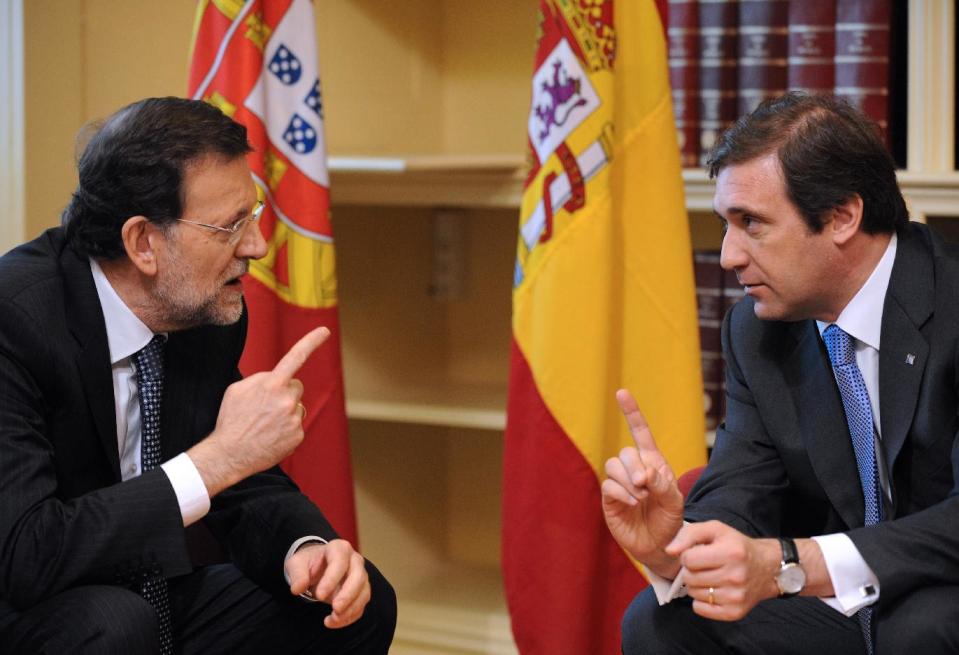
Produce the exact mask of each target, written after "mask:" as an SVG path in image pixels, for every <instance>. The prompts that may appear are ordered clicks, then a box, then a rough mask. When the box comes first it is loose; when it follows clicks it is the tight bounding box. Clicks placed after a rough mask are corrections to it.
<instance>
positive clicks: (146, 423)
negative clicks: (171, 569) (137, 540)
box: [133, 335, 173, 655]
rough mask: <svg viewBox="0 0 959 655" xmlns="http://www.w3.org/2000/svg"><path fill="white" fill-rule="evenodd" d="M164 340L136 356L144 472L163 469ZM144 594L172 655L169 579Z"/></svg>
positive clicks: (164, 648)
mask: <svg viewBox="0 0 959 655" xmlns="http://www.w3.org/2000/svg"><path fill="white" fill-rule="evenodd" d="M164 341H165V337H162V336H160V335H157V336H155V337H153V339H152V340H151V341H150V343H148V344H147V345H146V346H145V347H144V348H143V349H142V350H141V351H140V352H138V353H137V354H135V355H134V356H133V361H134V363H135V364H136V369H137V371H136V372H137V390H138V393H139V395H140V465H141V468H142V470H143V472H144V473H145V472H147V471H149V470H151V469H154V468H156V467H157V466H159V465H160V463H161V462H162V456H163V453H162V450H161V448H160V410H161V403H162V402H163V344H164ZM140 593H141V595H142V596H143V597H144V598H145V599H146V600H147V602H149V603H150V605H152V606H153V609H155V610H156V613H157V620H158V621H159V625H160V653H161V655H172V653H173V628H172V624H171V621H170V596H169V589H168V588H167V581H166V578H164V577H163V576H160V575H155V576H150V577H148V578H147V579H146V580H145V581H144V582H143V586H142V587H141V589H140Z"/></svg>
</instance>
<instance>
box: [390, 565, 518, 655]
mask: <svg viewBox="0 0 959 655" xmlns="http://www.w3.org/2000/svg"><path fill="white" fill-rule="evenodd" d="M400 589H401V591H402V592H403V596H404V600H405V602H404V604H403V615H404V620H403V621H402V622H401V623H400V624H398V625H397V629H396V637H397V642H399V643H400V644H403V646H402V647H400V648H395V647H394V648H393V649H391V651H390V652H391V653H394V655H407V654H409V655H413V654H414V653H416V654H421V653H424V652H426V653H434V652H435V653H489V654H491V655H515V654H516V653H517V652H518V651H517V650H516V646H515V645H514V644H513V639H512V635H511V634H510V624H509V614H508V612H507V609H506V603H505V601H504V599H503V589H502V582H501V581H500V574H499V571H498V570H496V569H487V568H480V567H470V566H464V565H446V566H442V567H437V569H436V570H434V571H431V572H429V573H427V574H425V575H422V574H421V575H420V576H419V579H418V580H417V581H416V582H413V583H411V584H410V585H409V586H407V587H405V588H404V587H401V588H400Z"/></svg>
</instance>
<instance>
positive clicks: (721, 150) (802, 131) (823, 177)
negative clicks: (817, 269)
mask: <svg viewBox="0 0 959 655" xmlns="http://www.w3.org/2000/svg"><path fill="white" fill-rule="evenodd" d="M773 152H775V153H776V154H777V155H778V157H779V163H780V165H781V166H782V171H783V177H784V178H785V180H786V191H787V193H788V194H789V198H790V200H792V202H793V204H795V205H796V207H797V208H798V209H799V211H800V213H801V214H802V216H803V218H804V219H805V221H806V224H807V225H808V226H809V228H810V229H811V230H812V231H813V232H821V231H822V228H823V217H824V215H825V212H827V211H828V210H830V209H832V208H834V207H838V206H839V205H842V204H843V203H845V202H846V201H847V200H849V199H850V198H852V197H853V196H854V195H859V197H860V198H862V202H863V218H862V230H863V232H866V233H867V234H878V233H882V232H893V231H895V230H897V229H900V228H902V227H904V226H905V225H906V224H907V222H908V220H909V216H908V212H907V210H906V202H905V200H903V197H902V192H901V191H900V190H899V185H898V184H897V182H896V167H895V164H894V163H893V160H892V156H891V155H890V154H889V151H888V150H887V149H886V147H885V145H884V144H883V142H882V140H881V139H880V136H879V128H878V126H877V125H876V124H875V123H873V122H872V121H870V120H869V119H868V118H866V117H865V116H864V115H863V114H862V113H860V112H859V111H858V110H856V109H854V108H853V107H852V106H851V105H849V104H848V103H847V102H845V101H843V100H840V99H837V98H834V97H832V96H824V95H808V94H804V93H798V92H791V93H787V94H786V95H784V96H780V97H779V98H774V99H771V100H767V101H765V102H763V103H762V104H761V105H759V107H758V108H757V109H756V110H755V111H753V112H752V113H751V114H748V115H746V116H743V117H742V118H740V119H739V120H738V121H737V122H736V124H735V125H733V126H732V127H730V128H729V129H728V130H726V132H724V133H723V134H722V135H721V136H720V137H719V140H718V141H717V142H716V145H715V146H714V147H713V150H712V152H711V153H710V155H709V158H708V160H707V162H706V166H707V168H708V169H709V176H710V177H711V178H714V177H716V176H717V175H719V172H720V171H721V170H722V169H723V168H725V167H727V166H732V165H736V164H743V163H745V162H747V161H750V160H752V159H755V158H757V157H762V156H763V155H767V154H770V153H773Z"/></svg>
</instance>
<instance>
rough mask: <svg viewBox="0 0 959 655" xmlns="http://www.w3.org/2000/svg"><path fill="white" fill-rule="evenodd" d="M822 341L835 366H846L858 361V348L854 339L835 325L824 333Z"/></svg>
mask: <svg viewBox="0 0 959 655" xmlns="http://www.w3.org/2000/svg"><path fill="white" fill-rule="evenodd" d="M822 340H823V341H824V342H825V344H826V351H827V352H828V353H829V361H830V362H832V365H833V366H844V365H847V364H852V363H854V362H855V361H856V348H855V346H854V345H853V340H852V337H851V336H850V335H849V334H848V333H846V332H845V331H843V329H842V328H841V327H839V326H838V325H836V324H835V323H834V324H832V325H830V326H829V327H827V328H826V329H825V331H824V332H823V333H822Z"/></svg>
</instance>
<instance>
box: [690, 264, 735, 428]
mask: <svg viewBox="0 0 959 655" xmlns="http://www.w3.org/2000/svg"><path fill="white" fill-rule="evenodd" d="M693 264H694V267H695V277H696V304H697V307H698V311H699V342H700V352H701V356H702V369H703V410H704V412H705V414H706V429H707V430H715V429H716V426H718V425H719V424H720V423H722V421H723V418H724V417H725V415H726V407H725V399H726V370H725V367H724V366H723V349H722V343H721V342H720V328H721V327H722V323H723V317H724V316H725V315H726V312H727V311H728V310H729V308H730V307H732V306H733V305H734V304H735V303H736V302H737V301H738V300H739V299H740V298H742V297H743V288H742V286H740V284H739V282H738V281H737V280H736V274H735V273H734V272H733V271H724V270H723V269H722V268H720V266H719V251H718V250H697V251H694V252H693Z"/></svg>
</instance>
